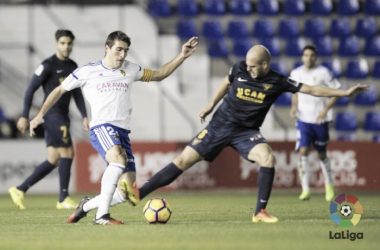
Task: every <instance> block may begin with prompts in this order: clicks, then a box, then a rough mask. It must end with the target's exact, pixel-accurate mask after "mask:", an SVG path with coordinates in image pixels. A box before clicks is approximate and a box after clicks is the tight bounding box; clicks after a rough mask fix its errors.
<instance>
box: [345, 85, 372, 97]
mask: <svg viewBox="0 0 380 250" xmlns="http://www.w3.org/2000/svg"><path fill="white" fill-rule="evenodd" d="M367 91H368V85H361V84H357V85H355V86H352V87H351V88H349V89H347V90H346V96H354V95H357V94H360V93H364V92H367Z"/></svg>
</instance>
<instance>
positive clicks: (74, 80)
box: [62, 73, 84, 91]
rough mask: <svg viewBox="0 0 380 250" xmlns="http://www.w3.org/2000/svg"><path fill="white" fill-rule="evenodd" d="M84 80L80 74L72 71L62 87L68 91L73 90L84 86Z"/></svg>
mask: <svg viewBox="0 0 380 250" xmlns="http://www.w3.org/2000/svg"><path fill="white" fill-rule="evenodd" d="M83 84H84V81H83V80H81V79H79V78H78V76H76V75H74V73H71V74H70V75H69V76H68V77H66V79H65V80H64V81H63V82H62V87H63V88H64V89H66V90H67V91H70V90H73V89H75V88H79V87H81V86H83Z"/></svg>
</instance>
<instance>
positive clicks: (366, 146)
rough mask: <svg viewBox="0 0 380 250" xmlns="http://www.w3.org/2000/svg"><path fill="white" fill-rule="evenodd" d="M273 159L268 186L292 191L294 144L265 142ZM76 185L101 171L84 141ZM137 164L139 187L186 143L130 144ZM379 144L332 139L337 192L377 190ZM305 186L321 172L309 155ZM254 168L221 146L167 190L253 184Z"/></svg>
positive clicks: (85, 185)
mask: <svg viewBox="0 0 380 250" xmlns="http://www.w3.org/2000/svg"><path fill="white" fill-rule="evenodd" d="M270 145H271V146H272V148H273V150H274V153H275V155H276V159H277V165H276V175H275V181H274V187H275V188H279V189H293V188H297V187H300V184H299V178H298V172H297V163H298V154H297V153H296V152H295V151H294V146H295V142H271V143H270ZM76 146H77V147H76V149H77V157H76V165H77V168H76V171H77V173H76V188H77V192H84V193H85V192H93V191H94V192H95V191H99V190H100V180H101V177H102V173H103V171H104V169H105V164H104V162H103V160H102V159H101V157H100V156H99V155H98V154H97V153H96V151H95V150H94V149H93V148H92V147H91V145H90V144H89V143H88V142H78V143H77V144H76ZM132 146H133V151H134V156H135V162H136V168H137V182H138V183H139V184H140V185H141V184H142V183H144V182H145V181H146V180H147V179H148V178H149V177H150V176H151V175H153V174H154V173H156V172H157V171H159V170H160V169H162V168H163V167H164V166H166V165H167V164H168V163H169V162H171V161H172V160H173V159H174V157H175V156H177V155H178V154H179V153H180V152H181V150H182V149H183V148H184V147H185V146H186V143H177V142H172V143H133V145H132ZM378 152H380V144H379V143H370V142H356V143H347V142H332V143H331V144H330V147H329V150H328V155H329V157H330V159H331V164H332V170H333V173H334V176H335V185H336V188H337V189H338V190H360V191H380V185H379V184H378V182H379V181H380V179H379V178H380V168H379V166H380V164H379V162H380V155H379V154H378ZM309 159H310V168H311V187H312V188H317V189H323V188H324V179H323V174H322V172H321V170H320V167H319V162H318V156H317V153H316V152H313V153H311V154H310V156H309ZM258 169H259V166H258V165H257V164H252V163H250V162H248V161H246V160H244V159H242V158H241V157H240V156H239V155H238V154H237V153H236V152H235V151H234V150H232V149H231V148H227V149H225V150H224V151H223V152H222V153H221V155H220V156H219V157H218V158H217V159H216V160H215V161H214V162H212V163H208V162H205V161H203V162H200V163H197V165H196V166H194V167H193V168H191V169H190V170H188V171H186V172H185V173H184V174H183V175H182V176H181V177H180V178H179V179H178V180H176V181H174V182H173V183H172V184H171V185H170V186H169V188H168V189H174V190H175V189H212V188H253V187H256V177H257V173H258Z"/></svg>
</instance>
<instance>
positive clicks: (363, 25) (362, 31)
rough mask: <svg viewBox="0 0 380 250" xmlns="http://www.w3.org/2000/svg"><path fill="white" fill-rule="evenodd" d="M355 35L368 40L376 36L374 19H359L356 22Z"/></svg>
mask: <svg viewBox="0 0 380 250" xmlns="http://www.w3.org/2000/svg"><path fill="white" fill-rule="evenodd" d="M355 34H356V35H357V36H358V37H364V38H370V37H374V36H376V34H377V26H376V22H375V19H374V18H372V17H367V18H360V19H358V20H357V22H356V29H355Z"/></svg>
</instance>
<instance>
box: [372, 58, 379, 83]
mask: <svg viewBox="0 0 380 250" xmlns="http://www.w3.org/2000/svg"><path fill="white" fill-rule="evenodd" d="M372 77H373V78H376V79H380V61H376V62H375V63H374V64H373V70H372Z"/></svg>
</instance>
